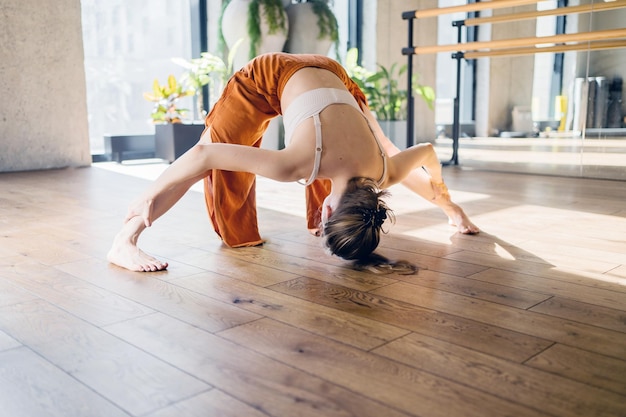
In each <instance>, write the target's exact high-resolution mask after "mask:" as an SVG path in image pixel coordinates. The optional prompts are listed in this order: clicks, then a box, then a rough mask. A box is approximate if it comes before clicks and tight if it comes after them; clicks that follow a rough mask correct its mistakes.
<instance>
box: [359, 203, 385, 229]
mask: <svg viewBox="0 0 626 417" xmlns="http://www.w3.org/2000/svg"><path fill="white" fill-rule="evenodd" d="M361 215H362V216H363V222H364V223H365V226H370V227H380V226H382V225H383V223H384V222H385V220H386V219H387V211H386V210H385V209H383V208H379V209H365V210H363V212H362V213H361Z"/></svg>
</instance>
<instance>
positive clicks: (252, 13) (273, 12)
mask: <svg viewBox="0 0 626 417" xmlns="http://www.w3.org/2000/svg"><path fill="white" fill-rule="evenodd" d="M261 9H263V17H265V19H266V20H267V24H268V26H269V33H270V34H274V33H278V32H282V33H284V34H285V35H286V34H287V13H286V12H285V9H284V8H283V2H282V1H281V0H252V1H251V2H250V5H249V6H248V22H247V25H248V36H250V56H249V58H250V59H252V58H254V57H255V56H257V55H258V49H259V44H260V43H261Z"/></svg>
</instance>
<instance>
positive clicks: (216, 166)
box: [108, 53, 478, 271]
mask: <svg viewBox="0 0 626 417" xmlns="http://www.w3.org/2000/svg"><path fill="white" fill-rule="evenodd" d="M279 114H282V115H283V120H284V124H285V143H286V144H287V146H286V147H285V149H282V150H279V151H278V150H268V149H261V148H260V147H259V146H260V143H261V137H262V135H263V132H264V131H265V129H266V128H267V125H268V124H269V121H270V120H271V119H272V118H274V117H276V116H277V115H279ZM241 145H245V146H241ZM255 175H261V176H264V177H267V178H271V179H274V180H276V181H300V180H302V179H306V182H305V183H304V185H306V201H307V223H308V227H309V230H310V231H311V232H312V233H315V234H317V235H319V234H322V235H324V236H325V239H326V245H327V247H328V248H329V250H330V252H331V253H334V254H337V255H338V256H341V257H343V258H345V259H351V260H356V261H361V262H364V263H367V262H368V259H370V258H372V257H376V255H373V254H372V252H373V251H374V249H375V248H376V246H377V245H378V238H379V234H380V229H381V226H382V223H383V222H384V220H385V218H386V217H387V207H386V206H385V204H384V202H382V200H381V197H383V196H384V194H385V193H384V191H380V190H384V189H386V188H388V187H389V186H391V185H393V184H395V183H398V182H402V183H403V184H404V185H406V186H407V187H408V188H409V189H411V190H412V191H414V192H415V193H417V194H419V195H420V196H422V197H424V198H426V199H428V200H432V201H433V202H434V203H435V204H436V205H438V206H439V207H441V208H442V209H443V211H444V212H445V213H446V214H447V215H448V218H449V220H450V223H452V224H454V225H456V226H457V228H458V230H459V231H460V232H461V233H469V234H472V233H477V232H478V228H477V227H476V226H474V225H473V224H472V223H471V221H470V220H469V219H468V218H467V216H466V215H465V213H464V212H463V210H462V209H461V208H460V207H459V206H457V205H456V204H454V203H453V202H452V201H451V200H450V197H449V195H448V193H447V188H446V186H445V184H444V183H443V178H442V176H441V166H440V164H439V159H438V158H437V156H436V154H435V152H434V150H433V148H432V146H431V145H430V144H422V145H417V146H414V147H411V148H409V149H407V150H405V151H402V152H400V151H399V150H398V148H396V147H395V146H394V145H393V144H392V143H391V141H389V139H387V138H386V137H385V136H384V134H383V132H382V130H381V129H380V126H379V125H378V123H377V122H376V120H375V119H374V117H373V116H372V115H371V113H370V111H369V109H368V107H367V101H366V99H365V96H364V95H363V93H362V92H361V90H360V89H359V88H358V87H357V85H356V84H355V83H354V82H353V81H352V80H351V79H350V77H349V76H348V75H347V74H346V72H345V71H344V69H343V67H342V66H341V65H340V64H339V63H337V62H336V61H334V60H332V59H330V58H327V57H324V56H319V55H293V54H285V53H270V54H265V55H261V56H259V57H257V58H255V59H253V60H252V61H251V62H250V63H248V64H247V65H246V66H245V67H244V68H242V69H241V70H240V71H239V72H237V73H236V74H235V75H233V77H232V78H231V79H230V81H229V82H228V84H227V86H226V88H225V89H224V93H223V94H222V97H221V98H220V100H219V101H218V102H217V103H216V104H215V106H214V107H213V109H212V110H211V112H210V113H209V115H208V116H207V118H206V129H205V131H204V133H203V134H202V136H201V138H200V140H199V142H198V143H197V144H196V145H195V146H194V147H193V148H192V149H190V150H189V151H187V152H186V153H185V154H184V155H182V156H181V157H180V158H178V159H177V160H176V161H175V162H174V163H173V164H172V165H171V166H170V167H168V169H167V170H165V172H163V174H162V175H161V176H160V177H159V178H158V179H157V180H156V181H155V182H154V183H153V185H152V186H151V187H149V189H148V190H146V191H145V192H144V193H143V194H142V195H141V196H140V197H139V198H138V199H137V200H136V201H135V202H134V203H132V204H131V206H130V208H129V211H128V214H127V216H126V219H125V223H124V225H123V227H122V229H121V231H120V232H119V233H118V234H117V236H116V237H115V240H114V242H113V246H112V248H111V250H110V251H109V254H108V259H109V261H110V262H111V263H114V264H116V265H118V266H121V267H124V268H127V269H130V270H133V271H159V270H163V269H165V268H167V263H166V262H162V261H160V260H157V259H155V258H153V257H152V256H150V255H148V254H146V253H144V252H143V251H141V250H140V249H139V248H138V247H137V240H138V238H139V235H140V234H141V233H142V231H143V230H144V229H145V228H146V227H150V226H151V225H152V222H153V221H154V220H156V219H158V218H159V217H160V216H162V215H163V214H164V213H165V212H167V211H168V210H169V209H170V208H171V207H172V206H173V205H174V204H175V203H176V202H177V201H178V200H179V199H180V198H181V197H182V196H183V195H184V194H185V193H186V192H187V190H189V188H190V187H191V186H192V185H193V184H194V183H196V182H197V181H199V180H201V179H204V182H205V198H206V202H207V208H208V210H209V215H210V217H211V221H212V222H213V226H214V228H215V231H216V232H217V233H218V234H219V235H220V237H221V238H222V239H223V241H224V243H226V244H227V245H228V246H231V247H239V246H252V245H258V244H261V243H263V240H262V239H261V237H260V235H259V232H258V227H257V219H256V206H255V193H254V190H255V189H254V187H255ZM355 196H356V198H355ZM342 199H343V200H342ZM320 228H321V232H320Z"/></svg>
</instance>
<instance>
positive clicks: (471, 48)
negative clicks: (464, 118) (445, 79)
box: [402, 0, 626, 165]
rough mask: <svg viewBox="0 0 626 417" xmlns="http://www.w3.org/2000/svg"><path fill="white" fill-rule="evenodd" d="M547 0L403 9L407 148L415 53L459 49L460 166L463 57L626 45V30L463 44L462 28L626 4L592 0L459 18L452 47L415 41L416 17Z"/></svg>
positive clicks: (456, 130) (455, 140)
mask: <svg viewBox="0 0 626 417" xmlns="http://www.w3.org/2000/svg"><path fill="white" fill-rule="evenodd" d="M541 1H542V0H492V1H489V2H480V3H469V4H464V5H459V6H451V7H442V8H434V9H424V10H413V11H406V12H403V13H402V19H404V20H407V21H408V46H407V47H405V48H402V54H403V55H407V57H408V65H407V70H408V71H407V73H408V77H407V78H408V95H409V97H408V103H407V112H408V117H407V147H410V146H412V145H413V135H414V120H413V119H414V98H413V85H412V84H413V80H412V77H413V55H420V54H422V55H423V54H434V53H440V52H453V53H452V58H453V59H455V60H456V96H455V98H454V108H453V126H452V157H451V158H450V160H449V161H447V162H444V163H443V164H444V165H451V164H454V165H458V164H459V156H458V148H459V136H460V120H459V118H460V116H459V111H460V90H461V61H462V60H463V59H477V58H491V57H502V56H520V55H530V54H537V53H546V52H553V53H560V52H566V51H580V50H601V49H613V48H623V47H626V28H621V29H609V30H599V31H592V32H579V33H567V34H559V35H554V36H540V37H525V38H513V39H504V40H492V41H477V42H465V43H464V42H463V40H462V28H463V27H471V26H479V25H483V24H497V23H506V22H514V21H518V20H528V19H536V18H538V17H545V16H563V15H568V14H582V13H591V12H595V11H606V10H614V9H620V8H624V7H626V0H615V1H612V2H602V3H591V4H584V5H577V6H567V7H559V8H554V9H548V10H536V11H528V12H517V13H515V12H514V13H509V14H503V15H497V16H481V17H473V18H467V19H464V20H457V21H454V22H453V23H452V25H453V26H454V27H456V28H457V43H456V44H450V45H427V46H415V45H414V44H413V24H414V21H415V20H416V19H424V18H432V17H437V16H441V15H444V14H449V13H458V12H477V11H482V10H493V9H503V8H510V7H517V6H524V5H530V4H536V3H540V2H541Z"/></svg>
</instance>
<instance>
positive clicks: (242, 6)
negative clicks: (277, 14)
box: [222, 0, 289, 70]
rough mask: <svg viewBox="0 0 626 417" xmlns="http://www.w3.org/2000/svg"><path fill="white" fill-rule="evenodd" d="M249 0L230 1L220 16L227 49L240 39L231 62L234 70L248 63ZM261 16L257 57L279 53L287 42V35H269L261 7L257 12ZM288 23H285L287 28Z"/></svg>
mask: <svg viewBox="0 0 626 417" xmlns="http://www.w3.org/2000/svg"><path fill="white" fill-rule="evenodd" d="M249 6H250V0H232V1H231V2H230V3H229V4H228V6H226V9H225V10H224V14H223V15H222V33H223V35H224V40H225V41H226V45H227V46H228V48H229V49H232V48H233V47H234V46H235V44H236V43H237V42H238V41H239V40H240V39H242V42H241V44H239V46H238V47H237V52H236V54H235V57H234V60H233V67H234V68H235V70H237V69H239V68H241V67H243V66H244V65H245V64H246V63H247V62H248V61H250V37H249V36H248V24H247V22H248V8H249ZM259 12H260V14H261V43H260V45H259V47H258V50H257V55H261V54H265V53H267V52H281V51H282V50H283V47H284V46H285V41H286V40H287V33H288V31H285V32H284V33H280V32H279V33H273V34H270V33H269V32H270V30H269V25H268V23H267V19H266V18H265V17H264V13H263V6H261V10H260V11H259ZM288 27H289V22H287V28H288Z"/></svg>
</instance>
